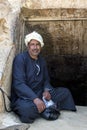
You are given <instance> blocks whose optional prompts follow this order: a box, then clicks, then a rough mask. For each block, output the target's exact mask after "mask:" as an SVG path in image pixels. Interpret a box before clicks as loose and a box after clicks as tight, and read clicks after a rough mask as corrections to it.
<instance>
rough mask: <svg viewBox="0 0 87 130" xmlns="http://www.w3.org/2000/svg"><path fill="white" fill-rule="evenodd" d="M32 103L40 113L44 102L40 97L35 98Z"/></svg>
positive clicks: (43, 107) (43, 108)
mask: <svg viewBox="0 0 87 130" xmlns="http://www.w3.org/2000/svg"><path fill="white" fill-rule="evenodd" d="M34 103H35V105H36V106H37V109H38V111H39V113H41V112H43V111H44V110H45V108H46V106H45V104H44V102H43V101H42V100H41V99H39V98H35V99H34Z"/></svg>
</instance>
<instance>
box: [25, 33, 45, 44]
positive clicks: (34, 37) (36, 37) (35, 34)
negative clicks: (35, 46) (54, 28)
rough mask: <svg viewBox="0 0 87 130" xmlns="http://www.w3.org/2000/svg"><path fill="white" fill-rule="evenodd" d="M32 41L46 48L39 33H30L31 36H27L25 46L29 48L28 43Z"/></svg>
mask: <svg viewBox="0 0 87 130" xmlns="http://www.w3.org/2000/svg"><path fill="white" fill-rule="evenodd" d="M32 39H34V40H37V41H39V42H40V44H41V47H43V46H44V43H43V38H42V36H41V35H40V34H39V33H37V32H36V31H33V32H32V33H30V34H28V35H26V36H25V45H26V46H27V45H28V43H29V42H30V41H31V40H32Z"/></svg>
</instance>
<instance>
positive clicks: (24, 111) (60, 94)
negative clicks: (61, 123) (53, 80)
mask: <svg viewBox="0 0 87 130" xmlns="http://www.w3.org/2000/svg"><path fill="white" fill-rule="evenodd" d="M54 91H55V93H56V96H55V97H54V93H53V94H52V93H51V96H52V100H53V101H54V102H55V103H56V104H57V106H58V108H59V109H60V110H72V111H76V108H75V104H74V101H73V98H72V95H71V93H70V91H69V90H68V89H67V88H63V87H59V88H54ZM13 111H14V112H15V113H16V114H17V115H18V116H19V118H20V120H21V121H22V122H23V123H32V122H33V121H34V120H35V119H36V118H38V117H40V114H39V113H38V110H37V107H36V105H35V104H34V103H33V102H32V101H29V100H24V99H18V100H17V101H16V103H15V105H14V108H13Z"/></svg>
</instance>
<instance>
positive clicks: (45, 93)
mask: <svg viewBox="0 0 87 130" xmlns="http://www.w3.org/2000/svg"><path fill="white" fill-rule="evenodd" d="M43 97H44V98H45V99H46V100H50V99H51V95H50V93H49V91H44V92H43Z"/></svg>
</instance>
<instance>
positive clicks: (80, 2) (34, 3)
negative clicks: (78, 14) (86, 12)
mask: <svg viewBox="0 0 87 130" xmlns="http://www.w3.org/2000/svg"><path fill="white" fill-rule="evenodd" d="M23 6H24V7H26V8H29V9H44V8H45V9H46V8H87V0H54V1H53V0H26V1H25V2H24V3H23Z"/></svg>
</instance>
